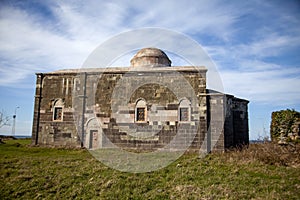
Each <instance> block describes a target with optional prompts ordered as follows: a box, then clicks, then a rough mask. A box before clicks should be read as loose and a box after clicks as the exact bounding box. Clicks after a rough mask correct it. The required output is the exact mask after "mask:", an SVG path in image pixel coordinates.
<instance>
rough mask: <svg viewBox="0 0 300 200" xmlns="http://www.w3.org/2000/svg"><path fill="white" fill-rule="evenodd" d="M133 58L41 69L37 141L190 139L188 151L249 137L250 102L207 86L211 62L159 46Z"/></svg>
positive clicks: (149, 146) (105, 143)
mask: <svg viewBox="0 0 300 200" xmlns="http://www.w3.org/2000/svg"><path fill="white" fill-rule="evenodd" d="M130 63H131V66H130V67H115V68H90V69H85V68H83V69H68V70H59V71H54V72H50V73H37V74H36V76H37V80H36V96H35V106H34V119H33V128H32V143H33V144H35V145H49V146H68V147H86V148H88V149H99V148H108V147H112V145H116V146H118V147H121V148H123V149H135V150H147V151H149V150H150V151H151V150H152V151H153V150H156V149H159V148H163V147H164V146H168V145H169V144H170V143H171V144H172V145H169V148H173V149H175V150H176V149H177V148H179V149H180V148H183V147H185V146H184V145H182V144H183V143H187V142H189V141H188V140H190V139H191V138H192V141H191V142H190V143H191V144H190V145H188V147H189V150H196V151H198V150H202V151H204V152H211V151H215V150H221V151H223V150H225V149H226V148H230V147H234V146H237V145H243V144H248V143H249V133H248V103H249V102H248V101H247V100H244V99H239V98H236V97H234V96H232V95H228V94H223V93H220V92H217V91H212V90H209V89H207V88H206V72H207V69H206V68H205V67H195V66H171V61H170V59H169V58H168V56H167V55H166V54H165V53H164V52H163V51H162V50H160V49H156V48H144V49H142V50H140V51H138V52H137V53H136V55H135V56H134V57H133V58H132V59H131V61H130ZM191 88H192V92H191ZM178 134H181V136H180V137H181V139H178V137H176V135H178ZM174 141H175V142H174Z"/></svg>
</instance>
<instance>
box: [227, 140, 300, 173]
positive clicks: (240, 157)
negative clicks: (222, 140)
mask: <svg viewBox="0 0 300 200" xmlns="http://www.w3.org/2000/svg"><path fill="white" fill-rule="evenodd" d="M221 157H223V159H225V160H226V161H230V162H238V163H243V164H247V163H253V162H260V163H262V164H267V165H275V166H285V167H293V168H300V144H299V143H296V144H295V143H289V144H287V145H278V144H277V143H273V142H264V143H259V144H250V145H249V146H248V147H243V148H237V149H232V150H230V151H228V152H226V153H224V154H223V156H221Z"/></svg>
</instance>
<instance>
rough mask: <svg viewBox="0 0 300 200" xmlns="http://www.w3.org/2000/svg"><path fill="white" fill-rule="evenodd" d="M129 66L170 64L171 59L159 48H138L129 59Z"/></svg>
mask: <svg viewBox="0 0 300 200" xmlns="http://www.w3.org/2000/svg"><path fill="white" fill-rule="evenodd" d="M130 63H131V66H133V67H136V66H151V67H159V66H171V60H170V59H169V58H168V56H167V55H166V54H165V52H163V51H162V50H160V49H157V48H144V49H141V50H139V51H138V52H137V53H136V54H135V56H134V57H133V58H132V59H131V61H130Z"/></svg>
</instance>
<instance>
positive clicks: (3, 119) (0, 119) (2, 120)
mask: <svg viewBox="0 0 300 200" xmlns="http://www.w3.org/2000/svg"><path fill="white" fill-rule="evenodd" d="M3 126H9V116H6V115H5V113H4V112H3V111H0V128H2V127H3Z"/></svg>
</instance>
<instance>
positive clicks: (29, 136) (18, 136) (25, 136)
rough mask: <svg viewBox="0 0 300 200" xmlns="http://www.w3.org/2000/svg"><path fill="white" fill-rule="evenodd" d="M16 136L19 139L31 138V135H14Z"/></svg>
mask: <svg viewBox="0 0 300 200" xmlns="http://www.w3.org/2000/svg"><path fill="white" fill-rule="evenodd" d="M0 136H1V134H0ZM3 136H12V135H3ZM14 137H15V138H19V139H26V138H31V135H14Z"/></svg>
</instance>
